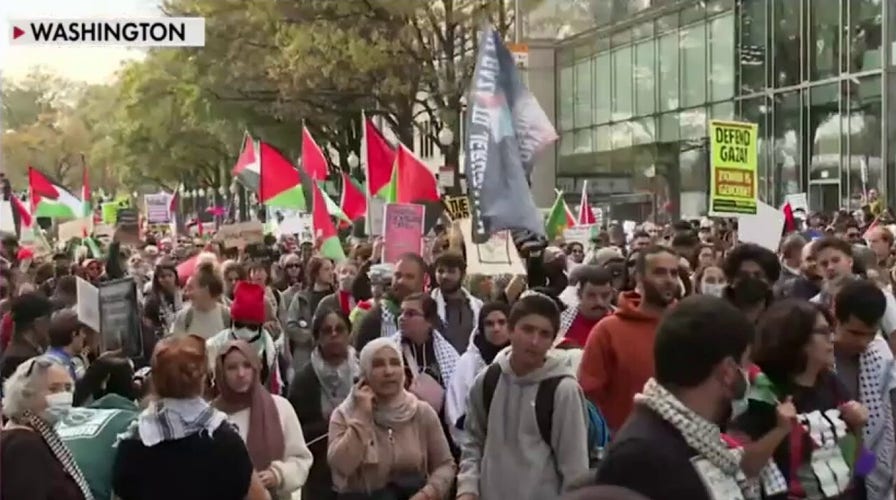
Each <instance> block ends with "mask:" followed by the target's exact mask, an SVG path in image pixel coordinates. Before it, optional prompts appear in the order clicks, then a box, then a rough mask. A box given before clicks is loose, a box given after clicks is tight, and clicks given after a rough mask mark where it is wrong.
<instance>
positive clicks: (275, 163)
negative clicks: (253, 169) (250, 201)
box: [257, 142, 351, 223]
mask: <svg viewBox="0 0 896 500" xmlns="http://www.w3.org/2000/svg"><path fill="white" fill-rule="evenodd" d="M258 146H259V147H258V157H257V158H258V163H259V165H260V166H261V168H260V169H259V172H260V173H261V176H260V177H259V183H258V200H259V201H260V202H261V203H264V204H265V205H267V206H269V207H274V208H289V209H294V210H303V211H305V212H310V211H311V207H310V205H309V204H308V200H312V199H313V198H312V196H313V193H312V191H311V187H312V186H316V185H317V182H316V181H315V180H314V179H313V178H311V176H310V175H308V174H307V173H306V172H305V169H304V168H296V167H295V166H294V165H293V164H292V163H291V162H290V161H289V160H288V159H286V156H285V155H284V154H283V153H281V152H280V151H279V150H278V149H277V148H275V147H274V146H271V145H270V144H268V143H266V142H259V143H258ZM321 196H322V197H323V206H325V207H326V208H327V212H328V213H329V214H330V215H332V216H333V217H336V218H338V219H340V220H344V221H346V222H349V223H350V222H351V220H350V219H349V218H348V217H347V216H346V215H345V214H344V213H343V212H342V209H341V208H339V205H337V204H336V202H334V201H333V199H332V198H330V197H329V196H327V194H326V193H324V192H323V191H321Z"/></svg>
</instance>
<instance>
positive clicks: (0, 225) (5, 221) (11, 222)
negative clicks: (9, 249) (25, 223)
mask: <svg viewBox="0 0 896 500" xmlns="http://www.w3.org/2000/svg"><path fill="white" fill-rule="evenodd" d="M0 231H4V232H7V233H12V234H16V221H15V219H13V215H12V203H11V202H8V201H0Z"/></svg>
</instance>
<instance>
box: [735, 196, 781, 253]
mask: <svg viewBox="0 0 896 500" xmlns="http://www.w3.org/2000/svg"><path fill="white" fill-rule="evenodd" d="M783 230H784V212H782V211H780V210H778V209H777V208H775V207H773V206H771V205H768V204H766V203H764V202H762V201H757V202H756V215H750V214H741V215H738V216H737V240H738V241H739V242H741V243H755V244H757V245H759V246H762V247H765V248H767V249H769V250H771V251H772V252H777V251H778V246H779V245H780V243H781V231H783Z"/></svg>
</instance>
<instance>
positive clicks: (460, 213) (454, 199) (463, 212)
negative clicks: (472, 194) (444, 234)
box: [442, 196, 470, 220]
mask: <svg viewBox="0 0 896 500" xmlns="http://www.w3.org/2000/svg"><path fill="white" fill-rule="evenodd" d="M442 203H443V204H444V205H445V211H446V212H448V216H449V217H451V220H460V219H469V218H470V198H469V197H467V196H445V197H444V198H442Z"/></svg>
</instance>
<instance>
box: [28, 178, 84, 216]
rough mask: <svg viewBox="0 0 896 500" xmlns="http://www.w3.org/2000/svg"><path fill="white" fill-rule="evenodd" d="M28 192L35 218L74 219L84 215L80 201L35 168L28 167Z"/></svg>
mask: <svg viewBox="0 0 896 500" xmlns="http://www.w3.org/2000/svg"><path fill="white" fill-rule="evenodd" d="M28 191H29V193H30V196H31V213H32V215H33V216H34V217H49V218H53V219H74V218H78V217H81V216H82V214H83V213H84V204H83V203H82V201H81V200H80V199H78V198H77V197H76V196H75V195H73V194H72V193H71V192H70V191H69V190H68V189H66V188H65V187H63V186H62V184H59V183H56V182H53V181H51V180H50V179H49V178H47V176H46V175H44V174H42V173H41V172H40V171H39V170H37V169H36V168H33V167H28Z"/></svg>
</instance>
